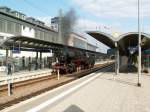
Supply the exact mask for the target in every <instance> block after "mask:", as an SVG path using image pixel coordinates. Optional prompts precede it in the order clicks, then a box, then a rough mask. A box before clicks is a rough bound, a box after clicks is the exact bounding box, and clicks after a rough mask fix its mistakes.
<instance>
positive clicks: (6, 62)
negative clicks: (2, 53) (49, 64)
mask: <svg viewBox="0 0 150 112" xmlns="http://www.w3.org/2000/svg"><path fill="white" fill-rule="evenodd" d="M8 53H9V52H8V49H6V65H7V64H8Z"/></svg>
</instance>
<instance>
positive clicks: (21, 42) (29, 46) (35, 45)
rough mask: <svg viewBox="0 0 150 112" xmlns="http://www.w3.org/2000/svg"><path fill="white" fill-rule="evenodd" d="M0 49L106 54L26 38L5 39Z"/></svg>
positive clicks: (13, 37)
mask: <svg viewBox="0 0 150 112" xmlns="http://www.w3.org/2000/svg"><path fill="white" fill-rule="evenodd" d="M0 47H1V48H2V49H12V50H13V49H14V48H20V50H21V51H38V52H51V50H53V51H54V52H55V51H56V50H61V49H66V48H69V49H77V50H80V51H85V52H91V53H96V54H100V55H102V56H105V55H106V54H104V53H100V52H96V51H90V50H87V49H81V48H76V47H72V46H67V45H63V44H59V43H54V42H49V41H45V40H40V39H36V38H31V37H27V36H12V37H9V38H8V39H6V40H5V41H4V42H3V43H2V44H1V45H0Z"/></svg>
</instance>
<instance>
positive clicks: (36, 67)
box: [35, 51, 38, 70]
mask: <svg viewBox="0 0 150 112" xmlns="http://www.w3.org/2000/svg"><path fill="white" fill-rule="evenodd" d="M37 69H38V51H36V60H35V70H37Z"/></svg>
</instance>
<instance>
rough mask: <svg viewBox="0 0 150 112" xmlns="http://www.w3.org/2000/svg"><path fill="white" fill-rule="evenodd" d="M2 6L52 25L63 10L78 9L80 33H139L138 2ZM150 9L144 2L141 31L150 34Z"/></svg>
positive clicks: (52, 0) (40, 1) (32, 0)
mask: <svg viewBox="0 0 150 112" xmlns="http://www.w3.org/2000/svg"><path fill="white" fill-rule="evenodd" d="M0 5H1V6H8V7H10V8H11V9H14V10H17V11H20V12H22V13H24V14H26V15H27V16H32V17H36V18H39V19H41V20H43V21H45V22H47V23H48V24H50V18H52V17H55V16H58V12H59V9H62V10H63V12H66V11H68V10H69V9H70V8H74V9H75V11H76V15H77V22H76V28H77V29H79V30H82V31H87V30H88V31H89V30H94V31H95V30H98V31H102V32H106V33H110V34H112V35H113V34H115V33H117V34H118V35H121V34H122V33H126V32H132V31H137V14H138V12H137V9H138V0H0ZM149 7H150V0H140V20H141V31H143V32H145V33H149V34H150V31H149V29H150V21H149V18H150V8H149ZM89 41H90V40H89ZM92 42H93V41H92ZM100 46H101V45H100ZM101 50H103V48H102V49H101Z"/></svg>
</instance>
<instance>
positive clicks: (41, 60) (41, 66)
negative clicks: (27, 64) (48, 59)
mask: <svg viewBox="0 0 150 112" xmlns="http://www.w3.org/2000/svg"><path fill="white" fill-rule="evenodd" d="M42 64H43V63H42V52H41V51H40V69H42Z"/></svg>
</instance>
